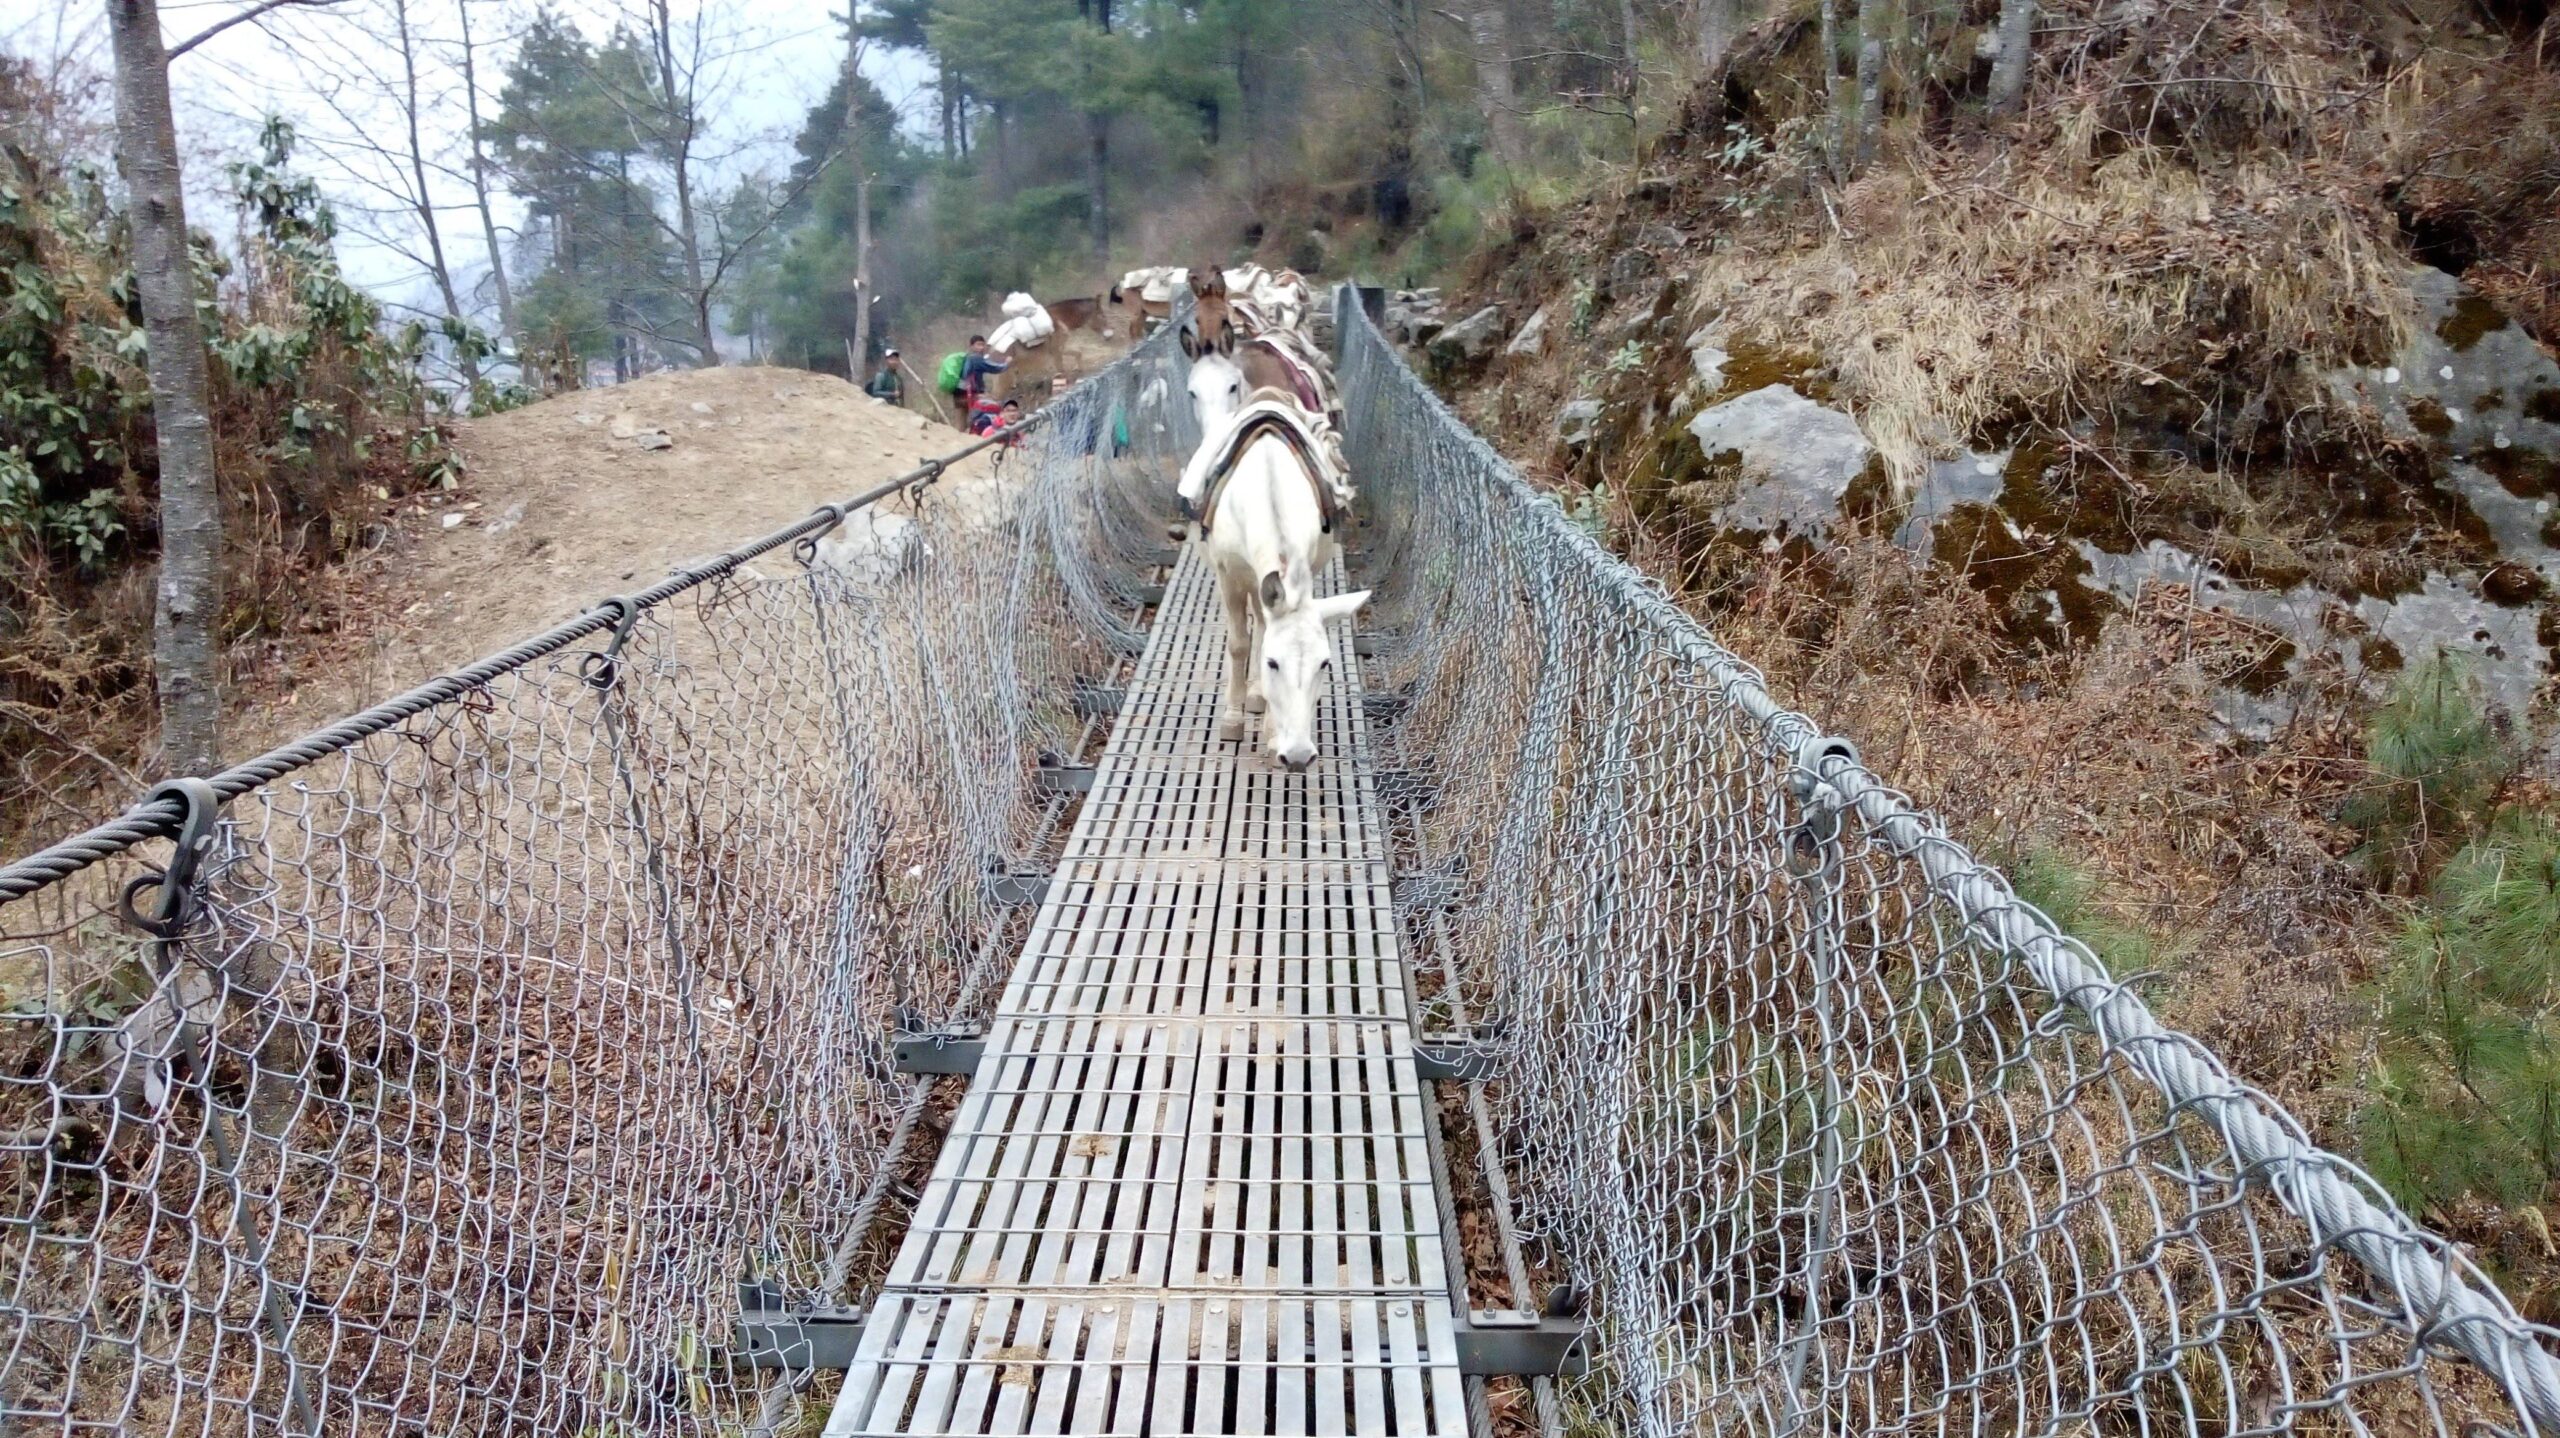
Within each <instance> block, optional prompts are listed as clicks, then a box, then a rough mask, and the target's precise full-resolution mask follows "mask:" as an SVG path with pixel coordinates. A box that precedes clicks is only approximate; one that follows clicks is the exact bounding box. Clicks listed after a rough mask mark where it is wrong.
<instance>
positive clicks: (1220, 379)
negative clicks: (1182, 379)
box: [1185, 331, 1245, 439]
mask: <svg viewBox="0 0 2560 1438" xmlns="http://www.w3.org/2000/svg"><path fill="white" fill-rule="evenodd" d="M1185 337H1186V338H1187V337H1188V332H1187V331H1186V332H1185ZM1190 386H1191V413H1192V414H1193V415H1194V416H1195V417H1197V418H1198V419H1199V421H1200V435H1201V438H1203V439H1206V438H1207V437H1208V436H1209V435H1211V434H1213V433H1215V432H1216V431H1217V428H1218V426H1219V425H1222V424H1224V423H1226V422H1227V421H1228V420H1229V419H1230V418H1232V417H1233V416H1234V415H1235V412H1236V411H1237V410H1240V409H1242V408H1244V392H1245V385H1244V367H1243V366H1242V365H1239V364H1237V363H1236V362H1235V359H1234V358H1233V357H1232V356H1230V355H1225V354H1221V353H1219V352H1218V351H1216V350H1208V351H1204V352H1203V353H1201V354H1200V355H1199V356H1197V357H1196V358H1194V359H1193V360H1192V361H1191V381H1190Z"/></svg>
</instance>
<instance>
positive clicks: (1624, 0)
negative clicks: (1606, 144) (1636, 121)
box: [1618, 0, 1637, 108]
mask: <svg viewBox="0 0 2560 1438" xmlns="http://www.w3.org/2000/svg"><path fill="white" fill-rule="evenodd" d="M1618 29H1619V30H1620V31H1621V32H1622V33H1623V34H1624V35H1625V36H1626V47H1627V74H1626V79H1625V81H1624V83H1625V85H1626V87H1627V99H1628V101H1629V102H1630V106H1629V107H1630V108H1633V103H1632V102H1633V101H1634V99H1635V94H1636V80H1637V75H1636V0H1618Z"/></svg>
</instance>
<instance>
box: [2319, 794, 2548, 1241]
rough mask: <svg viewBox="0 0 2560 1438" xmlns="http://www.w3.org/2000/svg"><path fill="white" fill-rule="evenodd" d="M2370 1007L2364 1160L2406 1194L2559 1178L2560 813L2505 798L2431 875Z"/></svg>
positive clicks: (2509, 1199)
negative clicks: (2373, 1045)
mask: <svg viewBox="0 0 2560 1438" xmlns="http://www.w3.org/2000/svg"><path fill="white" fill-rule="evenodd" d="M2376 1018H2377V1021H2378V1027H2379V1030H2380V1042H2379V1047H2380V1057H2381V1064H2380V1067H2379V1069H2378V1071H2377V1073H2376V1075H2375V1094H2374V1097H2373V1099H2372V1101H2371V1102H2370V1103H2368V1104H2367V1105H2366V1107H2365V1110H2364V1113H2363V1115H2362V1122H2361V1128H2362V1134H2361V1137H2362V1139H2363V1145H2364V1154H2365V1163H2366V1166H2367V1167H2368V1168H2370V1169H2371V1170H2372V1171H2373V1173H2374V1175H2375V1177H2377V1178H2378V1179H2380V1180H2381V1181H2382V1183H2383V1184H2384V1185H2385V1186H2386V1187H2388V1188H2389V1189H2390V1190H2391V1191H2392V1193H2393V1194H2394V1195H2396V1196H2397V1197H2399V1198H2400V1199H2401V1200H2402V1201H2403V1202H2405V1203H2409V1204H2412V1205H2426V1204H2431V1203H2438V1202H2443V1201H2447V1200H2451V1199H2454V1198H2459V1197H2464V1196H2473V1197H2481V1198H2489V1199H2494V1200H2496V1201H2497V1202H2499V1203H2502V1204H2506V1205H2509V1206H2518V1205H2523V1204H2528V1203H2533V1202H2536V1201H2537V1200H2539V1199H2540V1198H2541V1197H2542V1196H2543V1195H2544V1194H2545V1193H2546V1192H2548V1191H2549V1189H2550V1186H2551V1184H2552V1183H2553V1181H2554V1180H2555V1179H2560V823H2555V822H2554V821H2553V819H2552V817H2551V816H2549V815H2546V814H2536V813H2527V812H2523V811H2515V810H2511V811H2509V812H2507V813H2505V814H2502V815H2500V816H2499V818H2498V820H2497V822H2496V823H2494V824H2493V825H2491V826H2490V828H2489V830H2488V831H2487V832H2486V833H2484V834H2482V835H2481V836H2480V837H2479V838H2477V839H2474V840H2473V841H2472V842H2471V843H2469V844H2467V845H2465V846H2464V847H2463V849H2462V850H2461V852H2460V853H2458V854H2456V855H2455V856H2454V858H2453V859H2452V861H2451V862H2449V863H2448V864H2446V865H2445V868H2444V872H2443V873H2442V874H2440V875H2438V876H2437V879H2436V882H2435V886H2434V889H2433V891H2432V893H2431V895H2430V898H2429V903H2428V904H2427V906H2426V907H2425V908H2424V909H2422V910H2421V911H2420V912H2419V913H2418V914H2416V915H2415V916H2413V917H2412V918H2411V919H2410V920H2409V923H2408V925H2407V927H2406V928H2405V929H2404V930H2403V931H2402V933H2401V935H2400V940H2399V943H2398V945H2397V946H2396V947H2395V949H2394V951H2393V954H2392V962H2391V968H2390V971H2389V973H2388V974H2387V975H2386V977H2385V978H2384V980H2383V982H2382V984H2381V988H2380V993H2379V1004H2378V1006H2377V1014H2376Z"/></svg>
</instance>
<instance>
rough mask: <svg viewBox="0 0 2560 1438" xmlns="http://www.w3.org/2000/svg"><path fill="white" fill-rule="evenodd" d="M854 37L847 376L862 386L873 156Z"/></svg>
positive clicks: (848, 107)
mask: <svg viewBox="0 0 2560 1438" xmlns="http://www.w3.org/2000/svg"><path fill="white" fill-rule="evenodd" d="M849 28H851V29H852V32H853V33H852V35H851V37H850V38H849V39H847V40H846V42H845V51H844V158H845V163H847V164H849V165H851V166H853V356H854V359H853V369H852V372H851V373H850V374H848V375H847V376H846V377H847V378H849V379H851V380H852V381H853V382H854V383H855V384H860V383H862V367H863V366H864V365H866V364H869V363H870V362H871V157H870V156H869V155H867V154H865V153H864V152H863V145H862V32H861V29H860V28H859V27H849Z"/></svg>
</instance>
